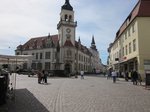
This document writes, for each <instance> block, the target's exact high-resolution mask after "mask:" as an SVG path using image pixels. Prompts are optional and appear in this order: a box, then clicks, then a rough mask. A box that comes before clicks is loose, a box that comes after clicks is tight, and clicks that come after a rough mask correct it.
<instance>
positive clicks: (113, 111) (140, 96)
mask: <svg viewBox="0 0 150 112" xmlns="http://www.w3.org/2000/svg"><path fill="white" fill-rule="evenodd" d="M16 88H17V90H16V93H15V95H16V99H15V101H8V103H7V105H6V106H7V109H6V111H8V112H150V90H146V89H145V88H144V87H142V86H135V85H132V83H131V82H125V81H124V80H120V81H117V83H115V84H114V83H113V82H112V80H107V79H106V78H104V77H92V76H85V79H83V80H81V79H80V77H78V78H77V79H75V78H49V79H48V84H47V85H46V84H38V83H37V78H36V77H27V76H26V75H18V76H17V87H16Z"/></svg>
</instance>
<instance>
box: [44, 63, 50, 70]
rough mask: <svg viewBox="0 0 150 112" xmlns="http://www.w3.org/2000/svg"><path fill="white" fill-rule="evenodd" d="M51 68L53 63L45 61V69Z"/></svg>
mask: <svg viewBox="0 0 150 112" xmlns="http://www.w3.org/2000/svg"><path fill="white" fill-rule="evenodd" d="M50 69H51V63H50V62H45V70H50Z"/></svg>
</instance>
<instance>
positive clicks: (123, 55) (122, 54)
mask: <svg viewBox="0 0 150 112" xmlns="http://www.w3.org/2000/svg"><path fill="white" fill-rule="evenodd" d="M122 56H124V47H123V48H122Z"/></svg>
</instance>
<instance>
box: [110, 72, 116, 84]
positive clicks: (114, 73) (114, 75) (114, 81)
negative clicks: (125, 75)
mask: <svg viewBox="0 0 150 112" xmlns="http://www.w3.org/2000/svg"><path fill="white" fill-rule="evenodd" d="M111 74H112V77H113V83H116V77H117V73H116V71H115V70H113V71H112V73H111Z"/></svg>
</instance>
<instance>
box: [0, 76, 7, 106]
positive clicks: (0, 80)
mask: <svg viewBox="0 0 150 112" xmlns="http://www.w3.org/2000/svg"><path fill="white" fill-rule="evenodd" d="M6 93H7V84H6V78H5V76H0V105H3V104H5V103H6Z"/></svg>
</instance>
